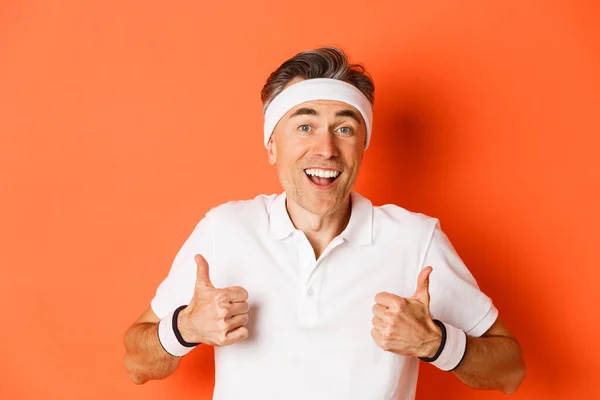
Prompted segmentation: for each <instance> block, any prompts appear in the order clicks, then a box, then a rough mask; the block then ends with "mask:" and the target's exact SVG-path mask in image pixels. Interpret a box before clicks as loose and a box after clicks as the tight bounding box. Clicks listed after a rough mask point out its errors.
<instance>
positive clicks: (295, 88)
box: [264, 78, 373, 149]
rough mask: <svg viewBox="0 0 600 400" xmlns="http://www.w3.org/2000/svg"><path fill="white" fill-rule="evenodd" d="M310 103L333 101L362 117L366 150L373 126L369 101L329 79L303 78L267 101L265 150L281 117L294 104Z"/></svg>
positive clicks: (349, 85) (348, 86)
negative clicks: (314, 101) (365, 131)
mask: <svg viewBox="0 0 600 400" xmlns="http://www.w3.org/2000/svg"><path fill="white" fill-rule="evenodd" d="M311 100H337V101H342V102H344V103H347V104H349V105H351V106H352V107H354V108H356V109H357V110H358V111H359V112H360V114H361V115H362V117H363V119H364V121H365V125H366V130H367V139H366V141H365V149H366V148H367V147H369V142H370V140H371V127H372V123H373V108H372V107H371V103H370V102H369V99H367V97H366V96H365V95H364V94H362V92H361V91H360V90H358V88H356V86H354V85H352V84H350V83H347V82H344V81H340V80H339V79H331V78H315V79H306V80H303V81H300V82H298V83H294V84H293V85H290V86H288V87H287V88H285V89H284V90H283V91H282V92H281V93H279V94H278V95H277V96H276V97H275V98H274V99H273V100H272V101H271V103H270V104H269V106H268V107H267V109H266V110H265V125H264V134H265V138H264V142H265V147H267V144H268V143H269V138H270V137H271V134H272V133H273V130H274V129H275V126H276V125H277V123H278V122H279V120H280V119H281V117H283V116H284V115H285V113H287V112H288V111H289V110H291V109H292V108H294V107H295V106H297V105H298V104H301V103H304V102H307V101H311Z"/></svg>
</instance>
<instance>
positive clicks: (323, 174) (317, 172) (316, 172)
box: [305, 168, 340, 178]
mask: <svg viewBox="0 0 600 400" xmlns="http://www.w3.org/2000/svg"><path fill="white" fill-rule="evenodd" d="M305 172H306V174H307V175H312V176H318V177H319V178H336V177H337V176H338V175H339V174H340V172H339V171H331V170H324V169H318V168H313V169H307V170H306V171H305Z"/></svg>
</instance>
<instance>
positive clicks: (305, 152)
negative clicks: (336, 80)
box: [268, 79, 366, 216]
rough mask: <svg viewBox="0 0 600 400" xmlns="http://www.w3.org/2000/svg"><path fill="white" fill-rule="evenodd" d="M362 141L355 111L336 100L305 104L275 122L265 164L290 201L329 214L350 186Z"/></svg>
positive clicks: (361, 122) (362, 127) (359, 160)
mask: <svg viewBox="0 0 600 400" xmlns="http://www.w3.org/2000/svg"><path fill="white" fill-rule="evenodd" d="M299 80H301V79H295V80H293V81H292V82H290V83H289V84H288V86H289V85H290V84H292V83H295V82H298V81H299ZM365 138H366V127H365V123H364V120H363V118H362V116H361V114H360V112H359V111H358V110H357V109H355V108H354V107H352V106H350V105H348V104H346V103H343V102H340V101H332V100H313V101H308V102H305V103H302V104H299V105H297V106H295V107H294V108H292V109H291V110H290V111H288V112H287V113H286V114H285V115H284V116H283V118H281V120H280V121H279V122H278V123H277V126H276V127H275V130H274V132H273V135H272V136H271V139H270V141H269V144H268V152H269V162H270V163H271V164H275V165H276V167H277V174H278V175H279V181H280V182H281V185H282V186H283V188H284V190H285V191H286V193H287V195H288V198H289V199H291V200H293V201H294V202H296V203H297V204H298V205H300V206H301V207H302V208H304V209H305V210H307V211H309V212H311V213H313V214H316V215H321V216H323V215H329V214H332V213H333V212H335V211H336V210H337V209H338V208H339V207H340V206H341V205H342V204H343V203H344V201H345V200H346V198H347V196H348V195H349V193H350V191H351V190H352V188H353V187H354V183H355V182H356V178H357V176H358V170H359V168H360V166H361V163H362V158H363V154H364V147H365Z"/></svg>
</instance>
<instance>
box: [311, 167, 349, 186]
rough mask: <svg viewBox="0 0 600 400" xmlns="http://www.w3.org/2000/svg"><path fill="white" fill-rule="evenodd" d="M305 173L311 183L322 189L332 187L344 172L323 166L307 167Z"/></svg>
mask: <svg viewBox="0 0 600 400" xmlns="http://www.w3.org/2000/svg"><path fill="white" fill-rule="evenodd" d="M304 173H305V174H306V176H307V177H308V180H309V181H310V183H312V184H313V186H315V187H316V188H317V189H320V190H327V189H331V188H332V187H333V186H334V184H335V183H336V182H337V178H338V177H339V176H340V175H341V174H342V173H341V172H340V171H337V170H333V169H322V168H307V169H305V170H304Z"/></svg>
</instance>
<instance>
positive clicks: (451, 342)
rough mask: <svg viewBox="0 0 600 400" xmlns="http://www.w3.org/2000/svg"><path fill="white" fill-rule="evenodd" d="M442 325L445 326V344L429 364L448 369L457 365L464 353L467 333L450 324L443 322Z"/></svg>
mask: <svg viewBox="0 0 600 400" xmlns="http://www.w3.org/2000/svg"><path fill="white" fill-rule="evenodd" d="M444 326H445V327H446V344H445V345H444V349H443V350H442V353H441V354H440V355H439V357H438V358H437V360H435V361H433V362H432V363H431V364H433V365H435V366H436V367H438V368H439V369H441V370H442V371H450V370H453V369H454V368H456V367H457V366H458V364H459V363H460V362H461V361H462V359H463V358H464V356H465V354H466V351H467V334H466V333H465V332H464V331H462V330H460V329H458V328H455V327H453V326H452V325H448V324H444Z"/></svg>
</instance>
